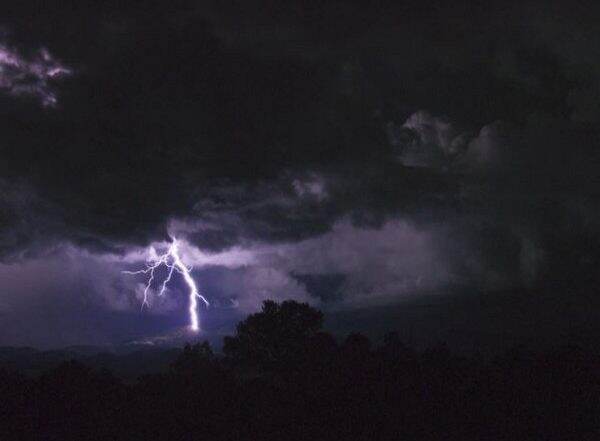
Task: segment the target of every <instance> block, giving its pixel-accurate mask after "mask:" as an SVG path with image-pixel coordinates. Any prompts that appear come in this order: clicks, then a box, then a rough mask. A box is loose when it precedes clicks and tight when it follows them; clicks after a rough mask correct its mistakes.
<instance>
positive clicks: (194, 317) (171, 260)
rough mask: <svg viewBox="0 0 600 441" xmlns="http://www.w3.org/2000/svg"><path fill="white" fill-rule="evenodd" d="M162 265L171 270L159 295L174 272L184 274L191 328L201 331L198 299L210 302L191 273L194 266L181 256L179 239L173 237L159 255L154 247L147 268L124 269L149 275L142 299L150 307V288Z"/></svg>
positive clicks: (129, 272)
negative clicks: (187, 264) (163, 251)
mask: <svg viewBox="0 0 600 441" xmlns="http://www.w3.org/2000/svg"><path fill="white" fill-rule="evenodd" d="M161 266H165V267H166V268H167V269H168V270H169V272H168V274H167V277H165V278H164V279H163V281H162V283H161V285H160V290H159V291H158V295H159V296H162V295H164V293H165V291H166V289H167V284H168V283H169V282H170V281H171V278H172V277H173V273H174V272H177V273H179V274H181V275H182V276H183V280H184V281H185V283H186V284H187V286H188V288H189V308H188V311H189V315H190V329H191V330H192V331H194V332H197V331H199V330H200V325H199V321H198V299H200V300H202V302H204V304H205V305H206V306H209V303H208V300H206V299H205V298H204V296H203V295H201V294H200V293H199V292H198V287H197V286H196V282H195V281H194V279H193V278H192V276H191V274H190V272H191V271H192V268H191V267H190V268H188V267H187V266H185V264H184V263H183V262H182V260H181V257H180V256H179V244H178V242H177V239H175V238H173V241H172V242H171V245H170V246H169V248H168V249H167V251H166V252H165V253H164V254H161V255H158V254H156V250H155V249H154V248H151V249H150V259H149V262H148V263H146V268H144V269H141V270H138V271H123V273H125V274H147V275H149V277H148V281H147V282H146V286H145V287H144V300H143V301H142V309H143V308H144V306H146V307H149V303H148V296H149V294H150V288H151V287H152V282H154V276H155V271H156V270H157V269H158V268H160V267H161Z"/></svg>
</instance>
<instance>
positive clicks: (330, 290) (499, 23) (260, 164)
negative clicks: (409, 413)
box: [0, 0, 600, 348]
mask: <svg viewBox="0 0 600 441" xmlns="http://www.w3.org/2000/svg"><path fill="white" fill-rule="evenodd" d="M370 3H371V2H359V1H327V2H323V1H303V2H280V1H253V0H245V1H239V2H219V1H205V2H202V1H178V0H172V1H168V2H167V1H145V2H134V1H131V2H120V1H119V2H117V1H103V2H85V1H73V2H68V1H43V2H42V1H39V2H33V1H32V2H13V4H12V5H10V6H6V8H3V11H2V14H1V16H0V345H17V346H18V345H31V346H35V347H61V346H67V345H75V344H90V345H107V344H122V343H125V342H131V341H168V340H169V339H170V338H176V337H177V336H180V335H181V333H182V332H184V331H182V330H184V329H185V327H186V326H187V325H188V316H187V308H188V305H187V302H188V299H187V291H186V286H185V284H184V283H183V281H182V279H181V277H180V276H179V275H177V274H176V275H175V276H174V277H173V283H172V284H171V285H170V286H169V289H168V291H167V293H166V295H165V296H162V297H158V296H156V295H155V293H154V294H153V293H152V292H151V296H150V302H149V303H150V307H149V308H144V309H143V310H142V309H141V304H142V292H143V289H144V283H145V281H146V279H145V278H144V277H143V276H135V275H129V274H124V273H123V272H122V271H126V270H129V271H134V270H136V269H140V268H143V267H144V264H145V262H146V260H147V259H148V258H149V257H150V255H151V252H152V251H151V250H152V248H151V247H154V249H156V250H164V247H165V246H167V245H168V243H169V241H170V240H171V239H170V237H176V238H177V239H178V240H179V242H180V244H181V252H182V259H183V260H184V261H185V264H186V265H189V266H191V267H193V270H192V275H193V277H194V279H195V281H196V282H197V284H198V286H199V289H200V291H201V293H202V294H203V295H204V296H205V297H206V298H207V299H208V300H209V301H210V303H211V306H210V307H209V308H204V307H202V306H201V307H200V319H201V323H202V324H201V327H202V332H201V335H202V336H203V337H208V338H221V336H222V335H225V334H227V333H229V332H231V330H232V329H233V328H234V326H235V323H236V322H237V321H238V320H240V319H241V318H243V317H245V316H246V315H247V314H249V313H251V312H254V311H257V310H258V309H260V305H261V303H262V301H263V300H265V299H274V300H278V301H281V300H284V299H294V300H297V301H302V302H309V303H310V304H312V305H314V306H316V307H318V308H319V309H321V310H323V311H324V312H325V314H326V317H327V318H326V323H328V326H329V327H330V328H331V329H332V330H333V331H334V332H338V331H339V332H342V331H343V332H346V331H347V330H348V329H356V330H360V331H363V332H365V333H367V334H369V335H375V336H377V335H379V334H380V333H382V332H384V331H385V330H392V329H397V330H399V331H401V334H402V335H403V336H405V337H407V338H410V339H412V338H414V339H416V340H421V341H427V340H428V339H430V340H432V339H449V340H452V339H454V341H456V342H459V343H460V344H463V345H467V346H469V345H473V344H474V342H475V341H481V342H483V341H504V340H506V339H514V340H515V341H516V340H519V339H523V340H524V341H538V340H539V341H544V342H545V341H549V342H554V341H558V340H561V339H562V340H565V339H567V340H568V339H575V340H577V339H579V340H581V341H583V340H582V339H585V338H590V337H589V336H590V335H594V332H597V331H598V329H600V325H596V324H595V323H596V322H598V321H599V320H598V319H600V312H599V311H600V299H599V298H598V295H597V284H598V282H599V281H600V280H598V279H599V277H598V263H599V261H600V259H599V257H600V209H599V204H598V202H599V196H600V191H599V190H600V176H599V175H600V136H599V135H600V125H599V123H600V51H599V50H598V48H600V32H599V31H598V20H597V18H598V17H599V16H600V8H599V6H598V4H597V3H596V2H587V4H586V2H577V3H576V4H572V5H566V2H564V3H565V5H562V6H561V5H560V3H555V2H530V1H519V2H498V4H497V5H494V4H488V3H486V2H482V3H480V6H474V5H473V4H468V3H463V2H444V4H442V5H438V4H433V3H430V2H425V1H415V2H413V1H406V2H404V1H403V2H373V3H380V4H379V6H377V7H375V6H368V5H369V4H370ZM381 3H383V4H385V5H387V6H381ZM473 3H475V2H473ZM161 275H163V276H164V274H163V273H161ZM327 320H329V321H327ZM457 335H458V337H457ZM597 335H600V332H597ZM562 340H561V341H562ZM511 341H512V340H511ZM470 347H471V346H469V348H470Z"/></svg>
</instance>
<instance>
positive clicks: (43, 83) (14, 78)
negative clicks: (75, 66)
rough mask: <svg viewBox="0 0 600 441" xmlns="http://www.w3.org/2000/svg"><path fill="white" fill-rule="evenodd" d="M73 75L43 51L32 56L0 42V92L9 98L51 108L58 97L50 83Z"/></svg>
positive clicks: (44, 49) (66, 67) (70, 70)
mask: <svg viewBox="0 0 600 441" xmlns="http://www.w3.org/2000/svg"><path fill="white" fill-rule="evenodd" d="M72 74H73V70H72V69H71V68H70V67H68V66H66V65H64V64H62V63H61V62H60V61H58V60H57V59H56V58H55V57H54V56H53V55H52V54H51V53H50V52H49V51H48V50H47V49H46V48H41V49H39V50H38V51H36V52H35V53H34V54H33V55H32V56H26V55H24V54H23V53H21V52H19V51H18V50H17V49H15V48H12V47H10V46H8V45H7V44H6V43H0V91H3V92H4V93H7V94H8V95H11V96H30V97H33V98H35V99H36V100H38V101H39V103H40V104H41V105H42V106H47V107H53V106H55V105H56V104H57V103H58V96H57V92H56V89H55V88H54V86H53V82H55V81H58V80H61V79H64V78H65V77H68V76H70V75H72Z"/></svg>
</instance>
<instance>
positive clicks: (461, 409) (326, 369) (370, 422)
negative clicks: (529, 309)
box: [0, 302, 600, 441]
mask: <svg viewBox="0 0 600 441" xmlns="http://www.w3.org/2000/svg"><path fill="white" fill-rule="evenodd" d="M321 324H322V315H321V313H320V312H319V311H316V310H314V309H312V308H310V307H309V306H308V305H303V304H298V303H295V302H284V303H282V304H281V305H278V304H275V303H273V302H265V304H264V306H263V311H262V312H261V313H258V314H255V315H252V316H250V317H248V319H246V320H245V321H243V322H241V323H240V324H239V325H238V328H237V333H236V335H235V336H234V337H228V338H226V339H225V342H224V356H219V357H217V356H215V355H214V354H213V352H212V350H211V348H210V346H209V345H208V343H203V344H196V345H193V346H190V345H188V346H186V347H185V348H184V350H183V352H182V353H181V354H180V356H179V357H178V358H177V360H176V361H175V362H174V363H173V364H172V365H171V366H170V369H169V370H168V372H164V373H162V374H154V375H146V376H143V377H141V378H140V379H139V380H138V381H137V382H135V383H133V384H128V383H123V382H122V381H121V380H120V379H118V378H116V377H114V376H113V375H112V374H111V373H110V372H109V371H106V370H104V371H96V370H93V369H91V368H88V367H86V366H85V365H83V364H81V363H79V362H76V361H72V362H68V363H63V364H61V365H60V366H58V367H56V368H54V369H52V370H50V371H48V372H46V373H44V374H42V375H40V376H38V377H35V378H29V377H25V376H21V375H20V374H17V373H11V372H8V371H6V372H2V375H1V376H0V394H1V395H0V417H1V422H0V439H1V440H20V439H40V440H89V439H93V440H104V439H106V440H278V441H283V440H339V441H342V440H353V439H361V440H362V439H364V440H377V439H385V440H429V439H436V440H497V439H503V440H515V441H522V440H598V439H600V431H599V429H600V359H599V358H598V356H597V355H596V354H592V353H587V352H586V351H583V350H581V349H578V348H574V347H568V348H561V349H557V350H555V351H552V352H547V353H544V354H532V353H529V352H527V351H526V350H524V349H515V350H513V351H511V352H509V353H506V354H504V355H503V356H500V357H497V358H495V359H492V360H486V361H484V360H481V359H479V358H477V357H474V358H473V357H471V358H465V357H459V356H456V355H453V354H452V353H450V352H449V351H448V350H447V349H446V348H445V347H444V346H443V345H439V346H437V347H433V348H431V349H429V350H427V351H425V352H421V353H416V352H414V351H412V350H411V349H410V348H408V347H406V346H404V345H403V343H402V342H401V341H400V340H399V339H398V337H397V335H396V334H394V333H390V334H388V335H387V336H386V337H385V339H384V342H383V344H382V345H381V346H380V347H375V348H374V347H371V344H370V342H369V340H368V339H367V338H366V337H364V336H362V335H360V334H351V335H349V336H348V337H347V338H346V340H345V341H344V342H343V343H341V344H338V343H337V342H336V341H335V340H334V339H333V338H332V337H331V336H330V335H329V334H327V333H324V332H322V331H321Z"/></svg>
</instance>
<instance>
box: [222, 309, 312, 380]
mask: <svg viewBox="0 0 600 441" xmlns="http://www.w3.org/2000/svg"><path fill="white" fill-rule="evenodd" d="M322 324H323V314H322V313H321V311H319V310H317V309H315V308H312V307H311V306H309V305H308V304H307V303H298V302H295V301H291V300H287V301H285V302H283V303H281V304H277V303H276V302H274V301H270V300H267V301H265V302H264V303H263V307H262V311H261V312H258V313H256V314H252V315H250V316H248V318H246V320H244V321H242V322H240V323H239V324H238V325H237V328H236V334H235V336H233V337H226V338H225V340H224V346H223V351H224V353H225V354H226V355H227V356H228V357H231V358H233V359H235V360H238V361H241V362H246V363H252V364H258V365H259V366H262V367H267V368H270V367H284V366H289V365H290V364H293V363H294V362H296V361H297V360H298V357H299V356H301V354H302V353H303V349H304V347H305V346H306V345H307V343H308V341H309V339H310V338H311V337H313V336H315V334H316V333H317V332H318V331H319V330H320V329H321V326H322Z"/></svg>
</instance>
